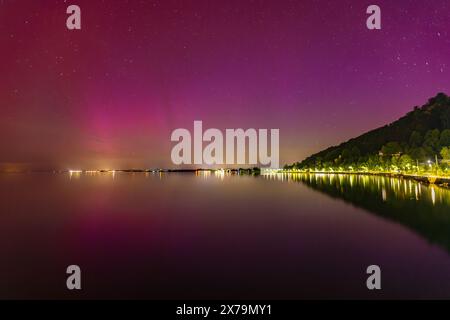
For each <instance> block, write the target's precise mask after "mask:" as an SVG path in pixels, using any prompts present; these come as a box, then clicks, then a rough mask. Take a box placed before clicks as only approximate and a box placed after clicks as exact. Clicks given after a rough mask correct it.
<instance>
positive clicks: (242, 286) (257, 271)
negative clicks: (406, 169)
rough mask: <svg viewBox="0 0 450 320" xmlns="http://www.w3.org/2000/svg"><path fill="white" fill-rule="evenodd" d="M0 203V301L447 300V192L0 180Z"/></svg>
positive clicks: (353, 185) (359, 183) (198, 181)
mask: <svg viewBox="0 0 450 320" xmlns="http://www.w3.org/2000/svg"><path fill="white" fill-rule="evenodd" d="M0 194H1V202H0V253H1V257H2V259H1V260H2V262H1V264H0V298H2V299H9V298H39V299H48V298H62V299H76V298H88V299H90V298H144V299H197V298H202V299H207V298H209V299H266V298H267V299H269V298H270V299H306V298H343V299H347V298H368V299H391V298H395V299H400V298H401V299H406V298H450V190H449V189H444V188H440V187H436V186H427V185H424V184H420V183H417V182H414V181H409V180H400V179H395V178H386V177H376V176H357V175H306V174H291V175H288V174H284V175H283V174H278V175H270V176H238V175H224V174H214V173H208V172H204V173H199V174H194V173H119V172H117V173H115V174H111V173H96V174H85V173H84V174H68V173H67V174H50V173H28V174H0ZM72 264H76V265H78V266H80V268H81V270H82V290H81V291H69V290H67V288H66V277H67V274H66V268H67V266H69V265H72ZM372 264H376V265H379V266H380V268H381V279H382V280H381V286H382V289H381V290H373V291H371V290H368V289H367V287H366V279H367V277H368V275H367V274H366V268H367V267H368V266H369V265H372Z"/></svg>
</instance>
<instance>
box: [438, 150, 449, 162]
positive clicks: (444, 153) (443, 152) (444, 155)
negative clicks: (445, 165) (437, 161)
mask: <svg viewBox="0 0 450 320" xmlns="http://www.w3.org/2000/svg"><path fill="white" fill-rule="evenodd" d="M440 153H441V157H442V159H443V160H446V161H450V147H443V148H442V150H441V152H440Z"/></svg>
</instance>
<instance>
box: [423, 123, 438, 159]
mask: <svg viewBox="0 0 450 320" xmlns="http://www.w3.org/2000/svg"><path fill="white" fill-rule="evenodd" d="M423 146H424V147H425V149H426V150H427V151H428V152H429V153H432V154H437V153H439V151H440V148H439V147H440V133H439V130H438V129H434V130H428V131H427V133H426V134H425V140H424V142H423Z"/></svg>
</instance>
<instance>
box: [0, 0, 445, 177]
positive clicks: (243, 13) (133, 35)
mask: <svg viewBox="0 0 450 320" xmlns="http://www.w3.org/2000/svg"><path fill="white" fill-rule="evenodd" d="M70 4H77V5H79V6H80V7H81V20H82V29H81V30H75V31H69V30H68V29H67V28H66V19H67V16H68V15H67V14H66V8H67V6H68V5H70ZM370 4H377V5H379V6H380V7H381V11H382V29H381V30H373V31H372V30H368V29H367V28H366V19H367V17H368V15H367V14H366V8H367V6H368V5H370ZM449 32H450V2H449V1H448V0H430V1H414V0H411V1H407V0H396V1H392V0H386V1H381V0H376V1H370V2H369V1H347V0H339V1H338V0H333V1H319V0H317V1H313V0H308V1H301V0H296V1H280V0H277V1H275V0H273V1H256V0H255V1H250V0H236V1H233V0H227V1H218V0H205V1H200V0H195V1H187V0H186V1H171V0H163V1H150V0H149V1H137V0H136V1H131V0H130V1H125V0H117V1H116V0H109V1H99V0H98V1H93V0H89V1H84V0H73V1H63V0H61V1H50V0H48V1H37V0H14V1H13V0H0V49H1V50H0V111H1V117H0V170H18V169H26V168H33V169H52V168H55V169H68V168H73V169H78V168H84V169H89V168H132V167H145V168H149V167H174V165H172V163H171V159H170V151H171V147H172V146H173V143H172V142H171V141H170V134H171V132H172V131H173V130H174V129H176V128H187V129H189V130H190V131H191V132H192V130H193V128H192V126H193V121H194V120H202V121H203V126H204V128H212V127H215V128H219V129H221V130H225V128H239V127H242V128H256V129H258V128H268V129H270V128H279V129H280V163H281V164H284V163H288V162H293V161H298V160H302V159H303V158H304V157H305V156H308V155H309V154H311V153H313V152H316V151H319V150H321V149H323V148H325V147H328V146H330V145H333V144H337V143H340V142H342V141H344V140H347V139H349V138H351V137H354V136H356V135H359V134H361V133H363V132H366V131H368V130H371V129H373V128H376V127H378V126H381V125H384V124H386V123H388V122H391V121H394V120H396V119H397V118H399V117H400V116H402V115H403V114H405V113H406V112H408V111H409V110H411V109H412V108H413V107H414V106H415V105H422V104H424V103H425V102H426V101H427V99H428V98H430V97H432V96H434V95H436V93H438V92H446V93H450V90H449V88H450V34H449Z"/></svg>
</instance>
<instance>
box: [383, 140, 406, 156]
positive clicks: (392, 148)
mask: <svg viewBox="0 0 450 320" xmlns="http://www.w3.org/2000/svg"><path fill="white" fill-rule="evenodd" d="M381 152H382V153H383V155H394V154H397V153H400V152H402V148H401V147H400V144H399V143H398V142H397V141H391V142H388V143H386V144H385V145H384V146H383V147H382V148H381Z"/></svg>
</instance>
